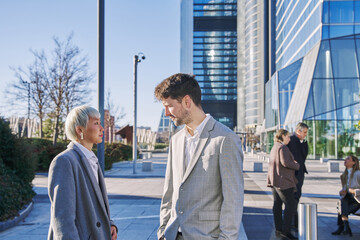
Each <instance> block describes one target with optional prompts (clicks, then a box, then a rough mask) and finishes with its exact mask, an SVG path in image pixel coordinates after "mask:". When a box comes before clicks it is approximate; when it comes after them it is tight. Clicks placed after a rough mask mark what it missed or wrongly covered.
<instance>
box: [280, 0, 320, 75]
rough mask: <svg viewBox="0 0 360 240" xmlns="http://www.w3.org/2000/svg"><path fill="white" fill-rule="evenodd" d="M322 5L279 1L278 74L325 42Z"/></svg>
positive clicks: (316, 1) (315, 1)
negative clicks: (322, 41)
mask: <svg viewBox="0 0 360 240" xmlns="http://www.w3.org/2000/svg"><path fill="white" fill-rule="evenodd" d="M321 8H322V4H321V1H318V0H309V1H287V0H278V1H276V9H277V11H276V31H275V39H276V53H275V61H276V70H279V69H282V68H284V67H285V66H288V65H289V64H291V63H293V62H295V61H297V60H298V59H299V58H301V57H303V56H304V55H305V54H306V53H307V52H308V51H309V50H310V49H311V48H312V47H313V46H314V45H315V44H316V43H317V42H319V40H320V39H321V18H320V16H321Z"/></svg>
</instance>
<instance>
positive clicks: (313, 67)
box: [265, 0, 360, 158]
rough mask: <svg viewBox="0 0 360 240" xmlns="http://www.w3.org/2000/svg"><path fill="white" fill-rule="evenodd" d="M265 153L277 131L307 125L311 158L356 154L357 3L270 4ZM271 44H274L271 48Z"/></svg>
mask: <svg viewBox="0 0 360 240" xmlns="http://www.w3.org/2000/svg"><path fill="white" fill-rule="evenodd" d="M269 8H270V9H271V13H272V16H270V18H269V21H270V22H271V23H272V24H270V26H272V28H273V29H272V31H269V32H271V33H272V34H270V37H269V49H272V51H271V57H270V58H269V62H268V64H269V65H270V66H276V69H275V71H274V74H272V76H271V78H270V79H269V81H268V82H267V83H266V91H265V103H266V105H265V116H266V124H265V125H266V129H267V149H268V150H269V149H270V148H271V145H272V142H273V140H272V139H273V133H274V131H275V129H276V128H279V127H285V128H288V129H290V130H294V127H295V125H296V123H297V122H299V121H304V122H305V123H307V124H308V125H309V127H310V129H309V133H308V141H309V147H310V155H311V156H312V157H314V158H319V157H328V158H342V157H344V156H346V155H349V154H354V155H359V154H360V133H359V130H358V129H357V127H356V126H355V125H356V124H357V123H358V121H359V119H360V118H359V109H360V100H359V94H360V83H359V81H360V79H359V77H360V76H359V72H360V1H337V0H331V1H315V0H309V1H283V0H281V1H270V5H269ZM271 46H275V47H274V48H272V47H271Z"/></svg>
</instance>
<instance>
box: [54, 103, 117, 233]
mask: <svg viewBox="0 0 360 240" xmlns="http://www.w3.org/2000/svg"><path fill="white" fill-rule="evenodd" d="M65 131H66V135H67V137H68V138H69V139H70V140H71V143H70V144H69V145H68V147H67V150H65V151H63V152H62V153H60V154H59V155H57V156H56V157H55V158H54V159H53V161H52V162H51V165H50V168H49V178H48V179H49V184H48V192H49V198H50V203H51V214H50V215H51V217H50V227H49V233H48V240H52V239H80V240H82V239H111V240H116V238H117V228H116V226H115V224H114V222H113V221H112V220H110V211H109V202H108V197H107V192H106V187H105V182H104V176H103V174H102V171H101V169H100V167H99V163H98V159H97V157H96V155H95V154H94V152H93V151H92V148H93V146H94V144H98V143H101V142H102V140H103V134H104V128H103V127H102V126H101V123H100V113H99V112H98V111H97V110H96V109H95V108H92V107H89V106H80V107H76V108H74V109H73V110H71V112H70V113H69V114H68V116H67V117H66V122H65Z"/></svg>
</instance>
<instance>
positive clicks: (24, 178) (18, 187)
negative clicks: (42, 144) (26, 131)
mask: <svg viewBox="0 0 360 240" xmlns="http://www.w3.org/2000/svg"><path fill="white" fill-rule="evenodd" d="M37 159H38V158H37V154H36V153H35V151H34V146H32V145H30V144H28V143H27V142H26V141H24V139H18V138H16V137H15V136H14V135H13V134H11V130H10V128H9V124H8V123H7V122H6V121H5V120H4V119H3V118H0V221H4V220H7V219H9V218H12V217H14V216H16V215H17V214H18V211H19V210H20V209H22V208H23V207H24V206H25V205H26V204H28V203H30V201H31V199H32V198H33V196H34V195H35V192H34V191H33V190H32V184H31V183H32V180H33V179H34V177H35V169H36V166H37Z"/></svg>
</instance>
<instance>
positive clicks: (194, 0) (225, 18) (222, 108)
mask: <svg viewBox="0 0 360 240" xmlns="http://www.w3.org/2000/svg"><path fill="white" fill-rule="evenodd" d="M180 29H181V33H180V35H181V54H180V55H181V56H180V58H181V59H180V64H181V65H180V70H181V72H184V73H192V74H194V75H195V76H196V79H197V80H198V82H199V84H200V87H201V94H202V107H203V109H204V111H205V112H208V113H210V114H211V115H212V116H213V117H214V118H215V119H217V120H218V121H220V122H222V123H223V124H225V125H227V126H228V127H230V128H231V129H233V128H234V127H235V126H236V124H237V118H236V117H237V115H236V114H237V0H182V1H181V26H180Z"/></svg>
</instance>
